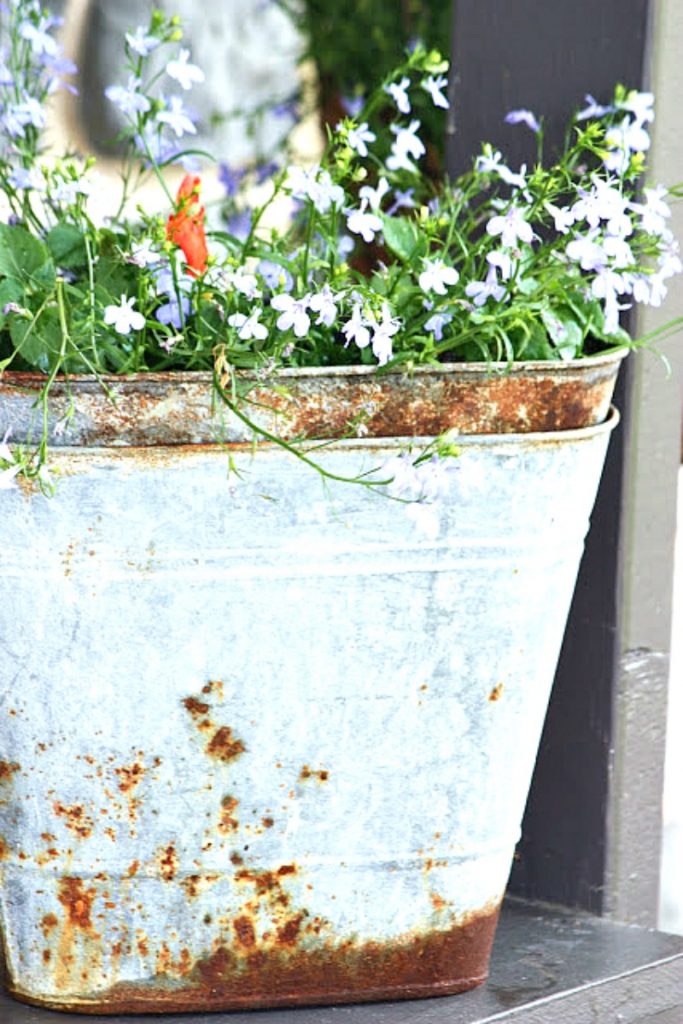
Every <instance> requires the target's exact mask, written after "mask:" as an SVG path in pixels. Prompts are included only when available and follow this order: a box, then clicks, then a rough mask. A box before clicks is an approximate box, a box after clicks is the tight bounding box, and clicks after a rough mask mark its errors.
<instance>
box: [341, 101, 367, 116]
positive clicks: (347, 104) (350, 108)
mask: <svg viewBox="0 0 683 1024" xmlns="http://www.w3.org/2000/svg"><path fill="white" fill-rule="evenodd" d="M341 105H342V107H343V108H344V110H345V111H346V113H347V114H348V116H349V117H358V115H359V114H360V112H361V110H362V109H363V107H364V106H365V99H364V97H363V96H342V97H341Z"/></svg>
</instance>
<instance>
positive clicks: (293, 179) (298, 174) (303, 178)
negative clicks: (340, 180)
mask: <svg viewBox="0 0 683 1024" xmlns="http://www.w3.org/2000/svg"><path fill="white" fill-rule="evenodd" d="M287 185H288V187H289V189H290V191H291V193H292V196H293V197H294V199H310V201H311V202H312V203H313V205H314V207H315V208H316V210H317V211H318V213H327V211H328V210H329V209H330V207H331V206H341V205H342V203H343V202H344V189H343V188H342V187H341V185H335V184H334V182H333V181H332V178H331V177H330V175H329V172H328V171H322V170H321V169H320V168H319V167H312V168H311V170H310V171H305V170H304V169H303V168H302V167H290V168H289V173H288V181H287Z"/></svg>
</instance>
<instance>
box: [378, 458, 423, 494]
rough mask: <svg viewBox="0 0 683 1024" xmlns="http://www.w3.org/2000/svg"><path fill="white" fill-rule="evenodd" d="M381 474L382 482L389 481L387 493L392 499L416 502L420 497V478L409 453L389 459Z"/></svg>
mask: <svg viewBox="0 0 683 1024" xmlns="http://www.w3.org/2000/svg"><path fill="white" fill-rule="evenodd" d="M379 472H380V475H381V478H382V480H388V481H389V484H388V486H387V491H388V493H389V494H390V495H391V497H392V498H402V499H404V500H408V501H416V500H417V499H418V498H419V497H420V492H421V491H422V484H421V482H420V477H419V474H418V472H417V469H416V467H415V466H414V465H413V460H412V458H411V457H410V455H409V454H408V453H407V452H403V453H402V454H401V455H393V456H392V457H391V458H390V459H387V461H386V462H385V463H384V465H383V466H382V468H381V469H380V471H379Z"/></svg>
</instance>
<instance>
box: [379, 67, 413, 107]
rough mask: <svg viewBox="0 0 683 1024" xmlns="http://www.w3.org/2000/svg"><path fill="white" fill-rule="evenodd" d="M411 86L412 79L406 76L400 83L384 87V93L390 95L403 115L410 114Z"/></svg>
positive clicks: (392, 83)
mask: <svg viewBox="0 0 683 1024" xmlns="http://www.w3.org/2000/svg"><path fill="white" fill-rule="evenodd" d="M409 85H410V79H409V78H406V77H405V76H404V77H403V78H402V79H401V81H400V82H391V83H390V84H389V85H385V86H384V91H385V92H388V93H389V95H390V96H391V98H392V100H393V101H394V103H395V104H396V106H397V107H398V109H399V110H400V112H401V113H402V114H409V113H410V100H409V99H408V86H409Z"/></svg>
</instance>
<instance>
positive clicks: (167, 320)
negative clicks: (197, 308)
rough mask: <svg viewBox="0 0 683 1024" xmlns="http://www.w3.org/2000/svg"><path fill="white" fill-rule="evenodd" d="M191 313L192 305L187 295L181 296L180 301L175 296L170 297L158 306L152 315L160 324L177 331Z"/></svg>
mask: <svg viewBox="0 0 683 1024" xmlns="http://www.w3.org/2000/svg"><path fill="white" fill-rule="evenodd" d="M191 311H192V305H191V303H190V300H189V299H188V297H187V295H181V296H180V300H178V298H177V297H176V296H173V297H171V298H170V299H169V301H168V302H165V303H164V304H163V306H159V308H158V309H157V311H156V313H155V314H154V315H155V317H156V318H157V320H158V321H159V323H160V324H166V326H169V325H170V326H172V327H175V329H176V330H177V331H179V330H180V328H181V327H182V326H183V324H184V322H185V318H186V317H187V316H189V314H190V313H191Z"/></svg>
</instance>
